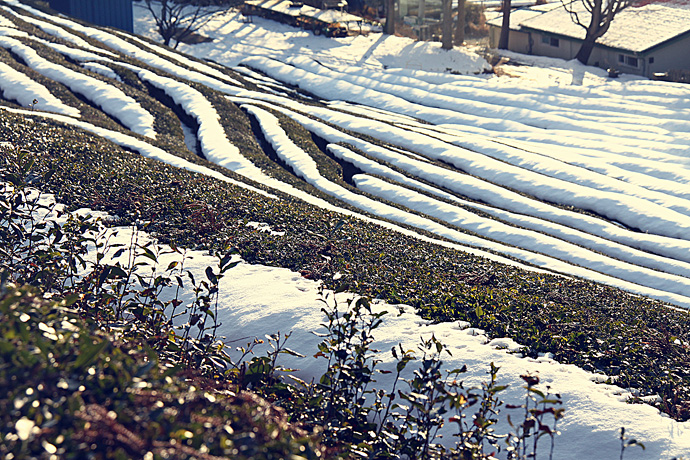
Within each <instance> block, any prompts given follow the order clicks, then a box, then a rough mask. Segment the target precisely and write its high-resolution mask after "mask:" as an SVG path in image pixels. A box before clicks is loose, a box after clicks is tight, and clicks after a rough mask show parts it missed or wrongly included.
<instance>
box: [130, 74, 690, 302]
mask: <svg viewBox="0 0 690 460" xmlns="http://www.w3.org/2000/svg"><path fill="white" fill-rule="evenodd" d="M139 76H140V78H142V79H143V80H145V81H148V82H149V83H150V84H152V85H154V86H156V87H158V88H160V89H162V90H163V91H165V92H166V94H167V95H168V96H170V97H171V98H172V99H173V100H174V101H175V102H176V103H177V104H179V105H180V106H181V107H182V109H183V110H185V112H187V113H188V114H189V115H190V116H192V117H194V118H196V120H197V122H198V124H199V131H198V133H197V134H198V138H199V141H200V144H201V148H202V151H203V153H204V156H205V157H206V158H208V159H209V160H210V161H213V162H214V163H216V164H219V165H221V166H223V167H226V168H228V169H230V170H232V171H234V172H236V173H238V174H241V175H243V176H245V177H247V178H248V179H251V180H253V181H256V182H259V183H262V184H264V185H267V186H269V187H272V188H275V189H276V190H280V191H282V192H284V193H287V194H289V195H292V196H295V197H297V198H300V199H302V200H304V201H306V202H307V203H310V204H313V205H315V206H319V207H321V208H324V209H328V210H332V211H335V212H339V213H342V214H345V215H350V216H354V217H357V218H360V219H363V220H368V221H370V222H374V223H377V224H379V225H382V226H384V227H387V228H391V229H393V230H396V231H399V232H400V233H403V234H406V235H411V236H414V237H416V238H419V239H422V240H425V241H432V242H434V243H436V244H441V245H444V246H447V247H453V248H455V249H459V250H463V251H466V252H470V253H473V254H477V255H481V256H483V257H487V258H490V259H492V260H496V261H500V262H503V263H508V264H510V265H516V263H515V262H513V261H510V259H506V258H504V257H500V256H495V255H493V254H490V253H487V252H485V251H482V250H480V249H479V250H478V249H475V248H476V247H478V246H479V245H476V244H473V245H470V246H466V245H464V244H463V242H464V240H463V239H457V238H456V241H458V242H459V243H461V245H453V244H449V243H446V242H442V241H440V240H435V239H432V238H428V237H423V236H421V235H419V234H417V233H415V232H412V231H409V230H406V229H403V228H401V227H399V226H397V225H394V224H390V223H388V222H384V221H380V220H377V219H371V218H369V217H366V216H364V215H362V214H359V213H356V212H352V211H349V210H346V209H344V208H341V207H338V206H335V205H333V204H331V203H329V202H327V201H325V200H322V199H320V198H317V197H315V196H312V195H310V194H308V193H307V192H304V191H302V190H298V189H295V188H294V187H292V186H291V185H289V184H285V183H283V182H280V181H278V180H276V179H274V178H272V177H270V176H267V175H266V174H264V173H263V172H262V171H261V170H259V168H257V167H256V166H254V164H252V163H251V162H250V161H249V160H247V159H246V158H244V157H243V156H242V155H241V154H240V153H239V150H238V149H237V147H235V146H234V145H232V144H231V143H230V142H229V141H228V139H227V137H226V135H225V132H224V130H223V127H222V126H221V125H220V123H219V122H218V118H219V117H218V113H217V112H216V111H215V109H214V108H213V106H212V105H211V104H210V102H209V101H208V100H207V99H206V98H205V97H204V96H203V95H202V94H201V93H199V92H198V91H196V90H195V89H194V88H191V87H190V86H189V85H186V84H184V83H181V82H178V81H177V80H173V79H171V78H168V77H162V76H159V75H156V74H154V73H152V72H150V71H147V70H140V71H139ZM353 195H355V194H353ZM338 198H341V199H342V196H338ZM362 198H364V197H362ZM344 201H346V202H347V200H344ZM360 204H361V203H360ZM365 205H366V206H365V207H361V206H360V209H363V210H365V211H371V210H370V209H369V206H374V205H376V202H375V201H374V200H370V199H369V200H367V201H366V203H365ZM386 208H390V210H393V211H394V214H396V215H397V219H392V220H393V221H397V222H401V223H407V222H406V220H407V218H408V217H409V216H410V214H409V213H406V212H404V211H403V212H401V211H400V210H397V209H396V208H391V207H386ZM373 214H376V213H375V212H374V213H373ZM383 217H389V216H388V215H387V214H385V213H384V214H383ZM425 221H426V219H425ZM429 224H430V225H433V224H431V223H429ZM420 228H421V227H420ZM455 233H458V232H455ZM471 246H474V248H473V247H471ZM518 265H520V266H522V267H523V268H526V269H530V270H531V269H532V268H530V267H528V266H525V265H522V264H518ZM535 265H537V266H539V264H535ZM555 271H556V272H559V273H571V271H572V270H564V269H561V270H555ZM575 271H577V270H575ZM632 288H633V289H639V288H640V287H639V286H634V287H632ZM645 292H649V295H653V296H662V298H663V299H666V300H668V299H673V301H674V302H678V303H680V304H682V305H684V304H685V302H686V300H682V298H681V297H680V296H676V295H674V294H662V293H661V292H660V291H656V290H654V291H646V290H645ZM687 301H688V302H690V299H687ZM689 305H690V303H689Z"/></svg>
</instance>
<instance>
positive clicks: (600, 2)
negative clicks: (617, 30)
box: [561, 0, 632, 64]
mask: <svg viewBox="0 0 690 460" xmlns="http://www.w3.org/2000/svg"><path fill="white" fill-rule="evenodd" d="M561 3H563V7H564V8H565V10H566V11H567V12H568V13H569V14H570V19H572V21H573V22H574V23H575V24H577V25H579V26H580V27H583V28H584V29H585V30H586V31H587V32H586V34H585V39H584V41H583V42H582V46H580V50H579V51H578V52H577V56H575V58H576V59H577V60H578V61H580V62H581V63H583V64H587V61H588V60H589V56H590V55H591V54H592V50H593V49H594V43H595V42H596V41H597V39H598V38H599V37H602V36H603V35H604V34H605V33H606V32H607V31H608V30H609V27H610V26H611V22H613V18H614V16H616V14H618V13H620V12H621V11H622V10H624V9H625V8H627V7H628V6H630V5H631V4H632V0H573V1H569V0H561ZM587 19H589V23H587Z"/></svg>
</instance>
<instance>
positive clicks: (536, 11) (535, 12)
mask: <svg viewBox="0 0 690 460" xmlns="http://www.w3.org/2000/svg"><path fill="white" fill-rule="evenodd" d="M558 8H560V9H563V6H561V4H560V2H558V3H546V4H544V5H536V6H535V5H533V6H528V7H525V8H518V9H516V10H513V11H511V12H510V30H520V27H521V25H522V23H524V22H526V21H528V20H530V19H532V18H535V17H538V16H541V15H543V14H544V13H545V12H547V11H550V10H552V9H558ZM502 21H503V14H502V13H499V14H497V15H496V16H494V17H493V18H491V19H490V20H488V21H486V23H487V24H489V25H490V26H496V27H501V25H502V24H501V22H502Z"/></svg>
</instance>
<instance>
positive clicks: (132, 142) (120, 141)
mask: <svg viewBox="0 0 690 460" xmlns="http://www.w3.org/2000/svg"><path fill="white" fill-rule="evenodd" d="M0 109H3V110H7V111H9V112H12V113H18V114H21V115H26V116H40V117H45V118H50V119H51V120H56V121H59V122H61V123H65V124H67V125H69V126H75V127H77V128H81V129H83V130H85V131H89V132H91V133H93V134H96V135H97V136H101V137H103V138H105V139H108V140H109V141H111V142H114V143H115V144H117V145H120V146H122V147H125V148H127V149H130V150H133V151H135V152H138V153H139V154H140V155H142V156H145V157H146V158H151V159H153V160H157V161H161V162H163V163H167V164H169V165H171V166H175V167H176V168H181V169H186V170H187V171H193V172H196V173H200V174H204V175H206V176H210V177H213V178H215V179H218V180H221V181H223V182H228V183H230V184H233V185H236V186H238V187H242V188H245V189H248V190H251V191H253V192H256V193H259V194H261V195H264V196H266V197H269V198H277V197H276V196H275V195H272V194H269V193H266V192H264V191H263V190H261V189H258V188H256V187H252V186H251V185H248V184H245V183H244V182H239V181H236V180H234V179H231V178H229V177H227V176H225V175H223V174H221V173H219V172H218V171H214V170H213V169H209V168H207V167H205V166H201V165H198V164H194V163H191V162H189V161H187V160H185V159H183V158H180V157H178V156H175V155H173V154H171V153H168V152H166V151H165V150H163V149H160V148H158V147H156V146H153V145H151V144H149V143H148V142H144V141H142V140H140V139H137V138H135V137H132V136H129V135H127V134H124V133H120V132H117V131H111V130H109V129H106V128H101V127H100V126H95V125H92V124H90V123H86V122H83V121H79V120H75V119H73V118H69V117H65V116H63V115H55V114H51V113H46V112H38V111H28V110H18V109H11V108H9V107H2V106H0Z"/></svg>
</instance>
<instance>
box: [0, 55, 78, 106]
mask: <svg viewBox="0 0 690 460" xmlns="http://www.w3.org/2000/svg"><path fill="white" fill-rule="evenodd" d="M0 92H1V93H2V96H3V97H4V98H5V99H9V100H10V101H17V102H18V103H19V105H21V106H23V107H29V106H32V107H34V108H36V109H39V110H47V111H48V112H55V113H61V114H63V115H68V116H70V117H80V116H81V113H80V112H79V109H77V108H75V107H71V106H69V105H67V104H65V103H64V102H62V101H61V100H60V99H58V98H57V97H55V96H53V94H52V93H51V92H50V90H48V88H46V87H45V86H43V85H41V84H40V83H38V82H36V81H34V80H32V79H31V78H29V77H28V76H27V75H26V74H24V73H22V72H19V71H17V70H15V69H13V68H12V67H10V66H8V65H7V64H5V63H3V62H0ZM34 100H35V101H37V102H36V103H34Z"/></svg>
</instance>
